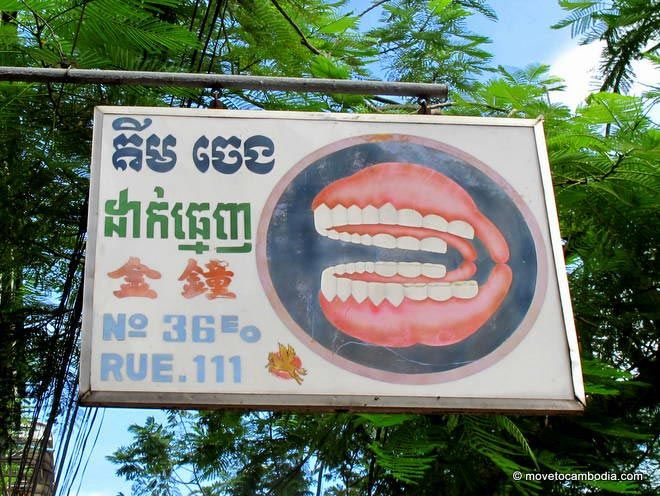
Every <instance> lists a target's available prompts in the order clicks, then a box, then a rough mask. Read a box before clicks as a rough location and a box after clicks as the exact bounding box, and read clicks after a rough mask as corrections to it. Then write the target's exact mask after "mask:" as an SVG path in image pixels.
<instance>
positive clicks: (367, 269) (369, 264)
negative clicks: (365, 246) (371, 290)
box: [364, 262, 376, 274]
mask: <svg viewBox="0 0 660 496" xmlns="http://www.w3.org/2000/svg"><path fill="white" fill-rule="evenodd" d="M374 270H376V264H375V263H373V262H366V263H365V264H364V271H365V272H368V273H370V274H371V273H372V272H373V271H374Z"/></svg>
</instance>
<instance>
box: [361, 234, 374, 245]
mask: <svg viewBox="0 0 660 496" xmlns="http://www.w3.org/2000/svg"><path fill="white" fill-rule="evenodd" d="M360 243H361V244H363V245H364V246H371V245H372V244H373V239H372V238H371V236H369V235H368V234H363V235H362V236H360Z"/></svg>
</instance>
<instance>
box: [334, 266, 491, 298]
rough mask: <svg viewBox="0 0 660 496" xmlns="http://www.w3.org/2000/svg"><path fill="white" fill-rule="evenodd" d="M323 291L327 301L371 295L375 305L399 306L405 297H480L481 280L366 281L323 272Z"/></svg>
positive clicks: (369, 296) (368, 296)
mask: <svg viewBox="0 0 660 496" xmlns="http://www.w3.org/2000/svg"><path fill="white" fill-rule="evenodd" d="M321 292H322V293H323V296H325V298H326V300H328V301H331V300H332V299H333V298H335V296H336V297H338V298H339V299H340V300H341V301H346V300H347V299H348V298H349V297H350V296H352V297H353V298H354V299H355V300H356V301H357V302H358V303H362V302H363V301H364V300H365V299H367V298H369V299H370V300H371V301H372V302H373V303H374V304H375V305H379V304H380V303H381V302H382V301H383V300H385V299H387V300H388V301H389V302H390V303H391V304H392V305H394V306H399V305H400V304H401V302H402V301H403V299H404V298H408V299H410V300H415V301H421V300H426V299H431V300H434V301H446V300H448V299H450V298H452V297H454V298H460V299H470V298H474V297H475V296H477V293H478V292H479V286H478V284H477V281H456V282H451V283H450V282H435V283H428V284H427V283H403V284H401V283H389V282H366V281H358V280H353V279H348V278H345V277H335V276H334V274H332V273H330V272H328V271H327V270H326V271H323V275H322V277H321Z"/></svg>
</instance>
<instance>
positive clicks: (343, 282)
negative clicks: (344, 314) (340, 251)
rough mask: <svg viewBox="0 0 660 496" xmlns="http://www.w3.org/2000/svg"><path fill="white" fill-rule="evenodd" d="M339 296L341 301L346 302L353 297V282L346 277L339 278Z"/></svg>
mask: <svg viewBox="0 0 660 496" xmlns="http://www.w3.org/2000/svg"><path fill="white" fill-rule="evenodd" d="M337 296H339V299H340V300H341V301H346V300H347V299H348V297H349V296H351V280H350V279H346V278H345V277H338V278H337Z"/></svg>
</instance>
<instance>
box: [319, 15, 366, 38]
mask: <svg viewBox="0 0 660 496" xmlns="http://www.w3.org/2000/svg"><path fill="white" fill-rule="evenodd" d="M358 21H359V18H358V17H355V16H343V17H340V18H339V19H337V20H336V21H333V22H330V23H329V24H326V25H325V26H322V27H320V28H319V30H318V32H319V33H324V34H340V33H343V32H345V31H347V30H349V29H353V28H355V27H356V25H357V23H358Z"/></svg>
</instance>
